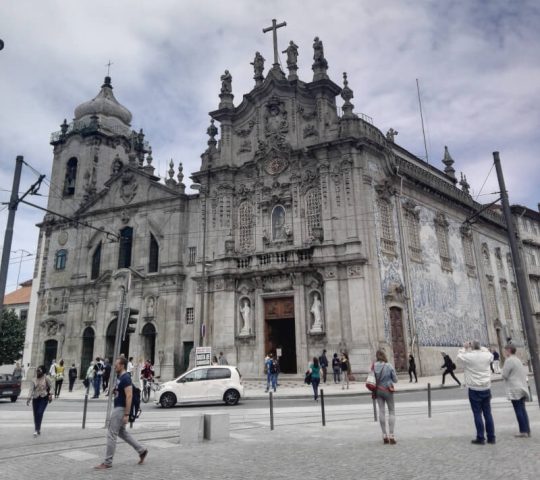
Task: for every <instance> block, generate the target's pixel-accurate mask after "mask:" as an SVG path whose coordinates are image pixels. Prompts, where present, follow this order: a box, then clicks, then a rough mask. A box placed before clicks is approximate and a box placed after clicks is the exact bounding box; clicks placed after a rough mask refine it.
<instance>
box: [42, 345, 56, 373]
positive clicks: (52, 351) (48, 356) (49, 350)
mask: <svg viewBox="0 0 540 480" xmlns="http://www.w3.org/2000/svg"><path fill="white" fill-rule="evenodd" d="M57 352H58V342H57V341H56V340H47V341H46V342H45V349H44V355H43V365H45V372H48V371H49V369H50V368H51V364H52V361H53V360H55V359H56V353H57Z"/></svg>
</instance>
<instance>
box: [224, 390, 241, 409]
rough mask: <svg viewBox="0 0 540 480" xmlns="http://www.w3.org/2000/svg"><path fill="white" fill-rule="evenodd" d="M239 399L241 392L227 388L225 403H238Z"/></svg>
mask: <svg viewBox="0 0 540 480" xmlns="http://www.w3.org/2000/svg"><path fill="white" fill-rule="evenodd" d="M238 400H240V394H239V393H238V391H237V390H232V389H231V390H227V391H226V392H225V395H223V401H224V402H225V405H230V406H232V405H236V404H237V403H238Z"/></svg>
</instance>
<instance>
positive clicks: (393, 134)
mask: <svg viewBox="0 0 540 480" xmlns="http://www.w3.org/2000/svg"><path fill="white" fill-rule="evenodd" d="M398 133H399V132H398V131H397V130H394V129H393V128H391V129H390V130H388V131H387V132H386V140H388V141H390V142H392V143H394V139H395V137H396V135H397V134H398Z"/></svg>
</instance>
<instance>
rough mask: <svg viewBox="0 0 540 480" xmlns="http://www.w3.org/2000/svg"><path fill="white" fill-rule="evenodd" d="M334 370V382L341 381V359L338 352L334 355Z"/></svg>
mask: <svg viewBox="0 0 540 480" xmlns="http://www.w3.org/2000/svg"><path fill="white" fill-rule="evenodd" d="M332 371H333V372H334V383H337V384H339V383H341V361H340V359H339V357H338V354H337V353H334V356H333V357H332Z"/></svg>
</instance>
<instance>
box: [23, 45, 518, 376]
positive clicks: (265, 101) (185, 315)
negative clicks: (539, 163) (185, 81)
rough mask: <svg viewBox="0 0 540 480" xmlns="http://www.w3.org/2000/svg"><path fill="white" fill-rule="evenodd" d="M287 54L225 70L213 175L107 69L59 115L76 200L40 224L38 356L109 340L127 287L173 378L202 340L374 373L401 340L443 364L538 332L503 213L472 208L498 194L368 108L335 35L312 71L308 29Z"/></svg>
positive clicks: (139, 354)
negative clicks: (244, 76)
mask: <svg viewBox="0 0 540 480" xmlns="http://www.w3.org/2000/svg"><path fill="white" fill-rule="evenodd" d="M284 53H286V55H287V67H288V74H285V73H284V72H283V71H282V70H281V68H280V66H279V63H278V62H277V61H276V59H274V60H275V61H274V64H273V66H272V67H271V68H270V69H269V71H268V72H267V73H266V74H265V72H264V58H263V57H262V55H261V54H260V53H258V52H257V54H256V56H255V59H254V61H253V66H254V73H255V75H254V80H255V82H254V87H253V89H252V91H251V92H249V93H247V94H246V95H244V96H243V99H242V101H241V103H240V104H237V105H235V104H234V95H233V88H232V76H231V74H230V73H229V72H228V71H225V73H224V75H223V76H222V77H221V82H222V86H221V93H220V95H219V97H220V103H219V105H218V109H216V110H215V111H212V112H210V117H211V123H210V126H209V128H208V130H207V134H208V141H207V148H206V150H205V151H204V153H203V154H202V156H201V165H200V169H199V170H198V171H197V172H194V173H193V174H192V176H191V178H192V180H193V181H194V182H195V184H194V185H193V187H192V188H193V189H194V190H195V191H196V192H197V193H186V188H185V185H184V183H183V181H184V176H183V172H182V166H181V165H179V166H178V168H175V166H174V165H173V163H172V161H171V164H170V170H169V178H168V179H167V180H166V181H162V180H160V178H159V177H157V176H155V175H154V167H153V165H152V162H153V159H152V152H151V148H150V147H149V145H148V142H147V141H146V140H145V137H144V134H143V133H142V130H141V131H139V132H137V131H135V130H133V129H132V127H131V121H132V118H131V113H130V112H129V111H128V110H127V109H126V108H125V107H123V106H122V105H120V104H119V103H118V101H117V100H116V98H115V97H114V95H113V92H112V84H111V79H110V78H109V77H107V78H106V79H105V83H104V84H103V86H102V88H101V91H100V92H99V94H98V95H97V97H95V98H94V99H93V100H91V101H89V102H86V103H83V104H82V105H80V106H79V107H77V108H76V110H75V118H74V120H73V122H71V123H69V124H68V123H67V122H66V121H64V123H63V124H62V126H61V130H60V131H59V132H57V133H55V134H53V136H52V139H51V144H52V145H53V148H54V158H53V165H52V176H51V184H52V185H53V187H52V188H51V194H50V196H49V204H48V209H49V210H50V212H54V213H57V214H61V215H62V217H60V216H59V215H55V214H54V213H48V214H47V215H46V216H45V218H44V220H43V222H42V223H41V224H40V237H39V246H38V259H37V262H36V268H35V276H34V285H35V286H36V288H38V291H37V295H36V296H35V299H36V300H35V302H34V306H33V307H34V308H33V309H32V307H31V312H33V313H34V315H35V319H34V320H33V333H32V339H33V341H32V344H31V347H30V348H31V352H30V353H31V364H32V365H33V366H36V365H39V364H41V363H43V362H45V363H48V362H50V361H51V360H52V358H60V357H62V358H64V359H65V361H67V362H69V363H72V362H73V363H76V364H77V365H79V366H80V367H81V370H84V369H85V367H86V366H87V365H88V364H89V362H90V360H91V359H92V358H93V357H96V356H107V357H111V356H112V354H113V349H114V340H115V332H116V322H117V319H118V311H119V308H120V307H119V305H120V302H121V292H122V289H123V288H126V287H129V289H128V290H127V303H128V304H129V306H130V307H131V308H136V309H138V310H139V317H138V322H137V324H136V331H135V332H134V333H132V334H131V335H129V336H127V337H126V339H125V340H124V341H123V342H122V347H121V351H122V352H123V353H125V354H126V355H129V356H133V357H134V358H135V359H137V360H138V359H140V358H150V359H151V360H152V361H153V362H154V363H155V365H156V370H157V371H158V372H159V373H160V374H161V376H162V377H164V378H170V377H172V376H174V375H176V374H178V373H179V372H181V371H183V370H185V369H186V368H187V367H188V365H189V358H190V352H192V348H193V347H194V346H199V345H200V346H211V347H212V348H213V350H214V352H216V353H218V352H220V351H222V352H224V353H225V355H226V357H227V359H228V361H229V363H230V364H236V365H237V366H238V367H239V369H240V371H241V372H242V374H244V375H247V376H251V377H253V376H257V375H261V374H262V372H263V358H264V356H265V354H267V353H268V352H273V353H275V354H277V355H278V356H279V357H280V363H281V369H282V371H283V372H284V373H291V374H301V373H302V372H303V371H304V370H305V368H306V366H307V363H308V361H309V359H310V358H311V357H313V356H314V355H320V353H321V351H322V350H323V349H326V350H327V351H328V352H329V353H333V352H340V351H347V352H348V354H349V356H350V359H351V364H352V367H353V370H354V371H357V372H363V371H367V369H368V368H369V366H370V364H371V362H372V359H373V356H374V353H375V350H376V349H377V348H384V349H385V350H386V351H387V352H388V353H389V358H390V361H391V362H392V363H394V364H395V365H396V367H397V369H398V370H401V371H403V370H405V369H406V368H407V357H408V355H409V354H413V355H414V356H415V358H416V360H417V364H418V365H419V367H420V370H421V372H422V373H423V374H434V373H437V372H438V371H439V367H440V359H441V356H440V352H441V351H442V350H444V351H447V352H449V353H453V352H455V350H456V349H457V348H458V347H460V346H461V345H462V344H463V342H465V341H468V340H472V339H478V340H480V341H481V342H482V343H483V344H484V345H486V346H493V347H495V348H497V349H500V348H501V347H502V345H503V343H505V342H506V340H507V339H508V338H510V337H511V338H512V339H513V340H514V342H515V343H517V344H522V343H523V334H522V327H521V320H520V311H519V304H518V300H517V293H516V287H515V279H514V273H513V269H512V262H511V258H510V254H509V247H508V245H507V241H506V231H505V226H504V222H503V220H502V218H501V216H500V215H499V214H498V213H497V212H495V211H492V210H489V209H488V210H484V211H483V212H482V213H480V214H479V215H477V216H476V217H475V219H474V222H468V221H467V220H468V219H469V217H471V216H472V215H473V214H474V213H475V212H477V211H479V210H480V209H481V208H482V205H480V204H478V203H477V202H475V201H474V199H473V198H472V196H471V195H470V193H469V186H468V184H467V181H466V179H465V178H464V177H461V181H459V182H458V180H457V178H456V175H455V170H454V161H453V159H452V158H451V156H450V153H449V151H448V150H447V149H446V151H445V153H444V158H443V166H444V168H443V169H439V168H436V167H435V166H433V165H430V164H428V163H426V162H425V161H423V160H422V159H419V158H417V157H416V156H414V155H412V154H411V153H409V152H408V151H407V150H405V149H404V148H402V147H400V146H399V145H398V144H397V143H396V142H395V136H396V135H397V132H395V131H394V130H393V129H390V130H389V131H388V133H386V134H383V133H382V132H381V131H380V130H379V129H378V128H377V127H375V126H374V125H373V122H372V120H371V119H370V118H369V117H367V116H365V115H361V114H357V113H355V112H354V106H353V104H352V103H351V100H352V98H353V92H352V90H351V89H350V87H349V86H348V80H347V77H346V74H344V78H343V86H340V85H338V84H336V83H334V81H332V80H331V79H330V77H329V76H328V73H327V70H328V62H327V60H326V58H325V56H324V50H323V45H322V42H321V41H320V40H319V39H318V38H316V39H315V41H314V44H313V66H312V70H313V78H312V79H310V81H303V80H301V79H300V78H299V77H298V74H297V55H298V47H297V46H296V45H295V44H294V42H290V44H289V47H288V48H287V50H286V51H285V52H284ZM338 103H339V105H338ZM218 126H219V129H218ZM52 190H55V192H53V191H52Z"/></svg>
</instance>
